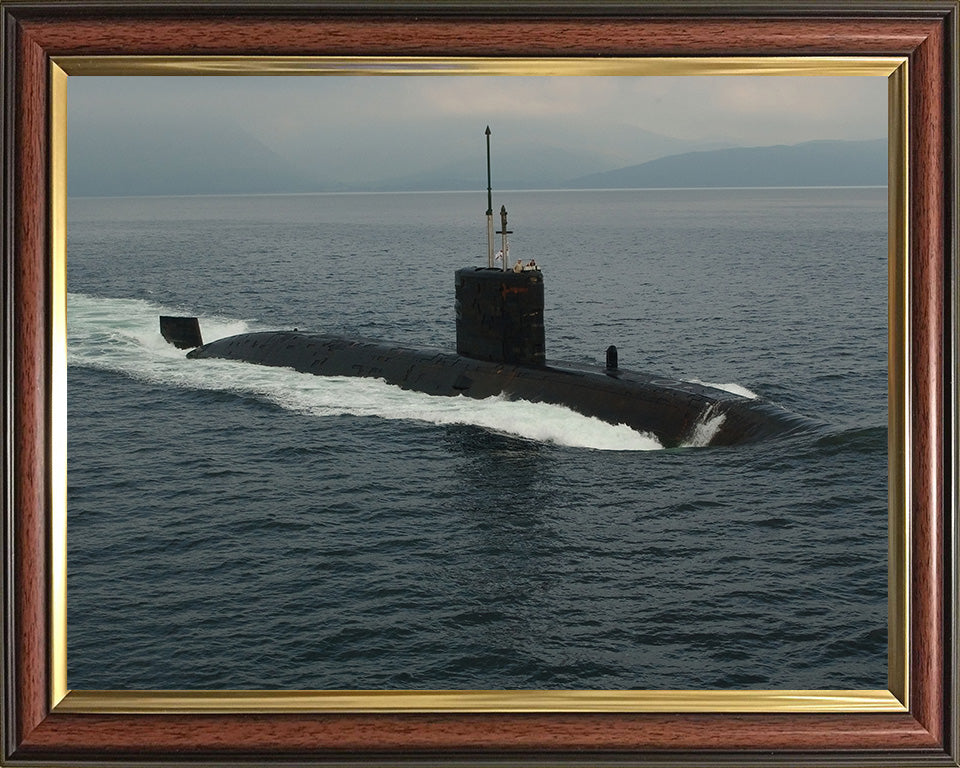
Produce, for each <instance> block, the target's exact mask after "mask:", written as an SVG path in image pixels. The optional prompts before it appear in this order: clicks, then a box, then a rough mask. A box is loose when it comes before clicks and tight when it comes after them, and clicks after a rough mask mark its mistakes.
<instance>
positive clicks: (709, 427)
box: [680, 403, 727, 448]
mask: <svg viewBox="0 0 960 768" xmlns="http://www.w3.org/2000/svg"><path fill="white" fill-rule="evenodd" d="M726 418H727V415H726V414H725V413H717V403H712V404H711V405H708V406H707V407H706V408H704V410H703V413H701V414H700V416H698V417H697V421H696V423H695V424H694V425H693V429H691V430H690V434H689V435H688V436H687V439H686V440H684V441H683V442H682V443H681V444H680V447H681V448H704V447H706V446H708V445H710V443H711V442H712V441H713V438H714V437H716V436H717V432H719V431H720V427H722V426H723V422H724V421H726Z"/></svg>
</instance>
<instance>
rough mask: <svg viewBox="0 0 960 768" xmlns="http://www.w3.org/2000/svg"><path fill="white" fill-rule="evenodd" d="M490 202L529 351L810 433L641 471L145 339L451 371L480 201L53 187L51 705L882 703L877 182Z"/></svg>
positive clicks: (590, 433)
mask: <svg viewBox="0 0 960 768" xmlns="http://www.w3.org/2000/svg"><path fill="white" fill-rule="evenodd" d="M498 198H499V199H498V200H497V204H498V206H499V205H500V204H505V205H506V207H507V209H508V210H509V212H510V228H511V229H512V230H513V231H514V234H513V235H512V239H511V260H515V259H517V258H520V259H524V260H527V259H530V258H535V259H536V261H537V263H538V265H540V266H541V267H542V269H543V275H544V281H545V292H546V307H545V325H546V344H547V357H548V359H553V360H569V361H574V362H580V363H593V364H597V365H602V364H603V360H604V351H605V349H606V347H607V346H608V345H610V344H616V345H617V347H618V348H619V351H620V365H621V367H623V368H629V369H634V370H640V371H648V372H655V373H660V374H664V375H667V376H671V377H674V378H679V379H684V380H688V381H698V382H705V383H708V384H711V385H713V386H720V387H723V388H725V389H730V390H731V391H735V392H737V393H738V394H740V395H742V396H745V397H759V398H763V399H764V400H768V401H772V402H774V403H776V404H778V405H780V406H781V407H783V408H786V409H787V410H790V411H793V412H796V413H799V414H803V415H805V416H808V417H810V418H811V419H814V420H817V421H819V422H820V423H822V424H823V428H822V429H821V430H818V431H813V432H809V433H805V434H802V435H797V436H794V437H789V438H784V439H774V440H767V441H764V442H759V443H755V444H752V445H744V446H735V447H727V448H710V447H697V445H698V444H701V445H702V444H703V443H705V442H706V439H707V438H708V437H709V435H708V434H706V435H701V439H699V440H697V439H692V440H691V444H690V445H688V446H687V447H683V448H679V449H671V450H665V449H663V448H662V447H661V446H660V445H659V444H658V443H657V441H656V439H655V438H654V437H653V436H651V435H645V434H640V433H637V432H634V431H632V430H630V429H628V428H626V427H623V426H613V425H607V424H604V423H601V422H598V421H596V420H593V419H589V418H585V417H583V416H580V415H578V414H576V413H573V412H572V411H569V410H567V409H564V408H560V407H557V406H550V405H544V404H536V405H535V404H530V403H524V402H509V401H505V400H503V399H500V398H492V399H489V400H483V401H476V400H470V399H468V398H464V397H456V398H438V397H429V396H426V395H421V394H418V393H413V392H405V391H401V390H399V389H397V388H395V387H390V386H388V385H386V384H384V383H382V382H380V381H376V380H366V379H350V378H340V377H329V378H324V377H314V376H310V375H307V374H300V373H296V372H294V371H292V370H286V369H278V368H264V367H258V366H252V365H248V364H245V363H239V362H232V361H221V360H203V361H201V360H187V359H185V357H184V354H183V352H182V351H179V350H176V349H174V348H173V347H171V346H169V345H167V344H166V343H165V342H164V341H163V340H162V338H161V337H160V335H159V332H158V321H157V317H158V315H160V314H188V315H196V316H198V317H199V318H200V324H201V328H202V331H203V334H204V336H205V338H207V339H209V340H212V339H215V338H218V337H221V336H224V335H229V334H234V333H240V332H243V331H246V330H256V329H270V328H294V327H296V328H299V329H300V330H311V331H321V332H327V333H341V334H348V335H362V336H367V337H372V338H378V339H384V340H388V341H389V340H395V341H398V342H403V343H408V344H419V345H427V346H433V347H437V348H442V349H446V350H452V349H453V347H454V345H455V330H454V310H453V274H454V271H455V270H456V269H458V268H461V267H464V266H471V265H482V264H484V263H485V261H486V234H485V231H486V230H485V221H484V216H483V214H484V212H485V208H486V199H485V195H484V194H482V193H442V194H440V193H438V194H432V193H430V194H369V195H357V194H354V195H297V196H236V197H180V198H178V197H169V198H77V199H71V200H70V201H69V223H68V301H67V306H68V366H69V367H68V383H69V390H68V452H69V457H68V462H69V470H68V485H69V489H68V668H69V673H68V674H69V679H68V682H69V685H70V687H71V688H78V689H83V688H98V689H99V688H119V689H133V688H147V689H154V688H204V689H209V688H286V689H294V688H296V689H304V688H312V689H332V688H372V689H396V688H413V689H417V688H459V689H517V688H546V689H565V688H577V689H584V688H590V689H609V688H613V689H630V688H642V689H652V688H885V687H886V647H887V637H886V615H887V581H886V578H887V576H886V572H887V448H886V440H887V427H886V425H887V400H886V397H887V395H886V392H887V379H886V376H887V364H886V363H887V361H886V332H887V329H886V298H887V289H886V268H887V248H886V191H885V190H884V189H775V190H769V189H767V190H648V191H577V192H567V191H557V192H508V193H501V194H500V195H499V196H498ZM703 429H705V430H707V432H709V429H710V425H709V420H705V421H704V424H703Z"/></svg>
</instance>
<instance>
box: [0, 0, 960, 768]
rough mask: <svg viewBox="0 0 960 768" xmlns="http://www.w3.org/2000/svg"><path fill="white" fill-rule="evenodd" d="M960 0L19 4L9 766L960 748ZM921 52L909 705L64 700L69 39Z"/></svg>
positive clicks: (518, 53)
mask: <svg viewBox="0 0 960 768" xmlns="http://www.w3.org/2000/svg"><path fill="white" fill-rule="evenodd" d="M957 24H958V2H957V0H927V1H915V0H906V1H903V0H867V1H864V0H826V1H825V2H820V1H818V0H805V1H804V2H793V1H790V2H784V3H776V2H770V3H767V2H759V3H758V2H750V0H742V1H741V2H735V3H729V2H723V3H720V4H718V3H717V2H715V1H714V2H703V1H702V0H688V2H685V3H683V4H670V3H663V2H649V3H624V2H607V1H606V0H602V1H601V2H595V3H591V4H586V3H575V4H570V3H569V2H548V3H529V2H523V3H506V4H502V3H499V2H498V3H495V4H491V3H479V2H476V0H464V1H462V2H460V1H456V0H455V1H454V2H442V3H434V4H424V3H420V4H403V3H397V2H391V0H382V1H381V2H366V3H357V2H323V0H304V2H296V1H295V0H294V2H282V3H265V2H261V1H260V0H253V1H252V2H246V1H244V0H225V1H222V0H199V1H198V2H189V1H187V0H156V1H152V0H139V1H136V0H135V2H133V3H130V2H126V3H123V4H121V3H120V2H116V1H115V0H70V1H55V0H41V1H40V2H29V1H28V2H21V1H20V0H0V25H2V29H0V33H2V45H3V51H2V56H0V68H2V69H0V82H2V114H0V120H2V160H3V181H2V195H3V198H2V207H0V215H2V221H3V228H2V242H0V248H2V264H3V270H2V288H3V315H2V328H3V334H2V347H3V355H2V365H3V369H2V370H3V388H4V409H3V437H4V440H3V474H4V484H3V493H4V496H3V501H4V504H3V508H4V527H3V554H4V568H3V613H2V619H3V681H2V689H3V698H2V707H3V717H2V723H0V725H2V743H0V763H3V764H5V765H50V764H51V763H58V764H76V763H90V762H96V763H97V764H111V765H125V764H136V765H144V764H146V763H148V762H149V763H162V764H164V765H179V764H183V765H188V764H196V763H197V762H200V761H202V762H203V763H204V764H206V765H209V764H223V765H227V764H229V765H235V764H263V763H265V762H271V763H278V764H294V763H296V764H304V763H308V764H342V765H353V764H357V763H362V764H377V765H391V764H397V765H399V764H411V763H416V764H442V765H447V764H450V765H453V764H460V763H470V764H490V763H497V764H524V765H537V764H542V763H550V764H571V765H572V764H583V763H587V764H591V765H606V764H617V765H624V764H643V765H667V764H669V765H688V764H689V765H693V764H696V765H730V764H750V765H786V764H798V763H801V764H804V765H851V764H856V765H889V766H902V765H918V766H919V765H931V766H955V767H956V766H958V765H960V758H958V738H960V726H958V704H957V701H958V697H960V686H958V678H957V667H958V653H957V593H958V581H957V559H956V558H957V511H956V504H957V482H956V479H957V435H958V429H957V407H956V406H957V380H956V365H957V312H958V303H957V302H958V296H957V277H958V272H957V99H958V96H957V68H958V45H957V42H958V30H957ZM134 54H136V55H166V56H171V55H192V56H196V55H201V56H202V55H211V56H229V55H259V56H264V55H267V56H270V55H277V56H281V55H283V56H294V55H311V56H318V55H326V56H353V55H366V56H446V57H453V56H475V57H490V56H493V57H523V56H530V55H534V56H540V57H547V56H576V57H590V56H626V57H636V56H771V55H776V56H818V55H825V56H826V55H830V56H836V55H859V56H904V57H907V59H908V63H909V75H908V77H909V108H908V125H909V136H908V151H909V171H910V176H909V192H908V198H909V199H908V201H907V202H908V209H909V222H910V228H909V233H910V234H909V237H910V241H909V250H910V263H911V270H910V281H911V283H910V285H909V286H908V291H909V307H908V314H909V318H910V329H911V330H910V338H909V344H910V350H911V351H910V359H911V368H910V371H909V378H910V386H909V401H908V404H907V408H908V411H909V417H910V421H909V423H910V424H911V429H912V434H911V440H910V445H911V449H912V454H911V456H910V463H911V471H910V475H911V482H910V486H909V488H910V503H911V508H912V515H913V516H912V529H911V531H910V547H911V550H910V561H911V582H910V587H909V593H910V594H909V598H910V600H909V606H910V657H909V667H910V668H909V680H910V691H909V693H910V695H909V710H908V711H906V712H902V713H901V712H897V713H866V712H857V713H848V714H845V713H838V714H817V713H809V714H783V713H736V714H720V713H705V714H701V713H680V714H676V713H673V714H672V713H669V712H663V713H626V712H612V713H562V714H549V713H508V712H492V713H472V714H471V713H434V714H426V713H414V712H408V713H403V712H401V713H393V714H374V713H328V714H319V715H318V714H313V715H311V714H304V713H266V712H260V713H257V712H251V713H243V714H210V713H203V714H182V713H180V714H142V713H141V714H77V713H68V712H58V711H57V710H56V708H55V707H52V706H51V702H50V694H49V691H50V679H49V678H50V674H51V672H50V647H49V637H50V633H49V627H50V604H49V603H50V601H49V593H50V570H51V564H50V557H49V551H48V542H49V534H50V531H49V528H50V507H51V481H50V474H51V468H50V456H51V450H50V449H51V440H52V439H53V438H52V436H51V430H50V421H51V406H50V402H51V397H50V389H51V383H50V373H49V372H50V354H51V350H50V337H51V332H50V322H51V320H50V311H49V308H50V296H51V284H52V277H51V275H50V268H49V263H50V260H49V250H50V223H49V222H50V206H49V199H48V194H49V187H50V185H49V174H50V159H51V158H50V154H51V136H50V133H49V129H48V126H49V106H50V105H49V99H50V89H49V86H50V79H51V59H52V57H56V56H98V55H134Z"/></svg>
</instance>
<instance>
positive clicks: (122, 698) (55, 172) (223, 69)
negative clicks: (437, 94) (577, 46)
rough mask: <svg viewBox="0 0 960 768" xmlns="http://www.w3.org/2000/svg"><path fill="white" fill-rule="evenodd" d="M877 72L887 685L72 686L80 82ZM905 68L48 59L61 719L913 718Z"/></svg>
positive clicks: (713, 62) (765, 63) (55, 596)
mask: <svg viewBox="0 0 960 768" xmlns="http://www.w3.org/2000/svg"><path fill="white" fill-rule="evenodd" d="M84 75H86V76H107V75H110V76H150V75H154V76H159V75H164V76H170V75H180V76H194V75H229V76H281V75H304V76H318V75H320V76H322V75H328V76H329V75H346V76H362V75H380V76H383V75H392V76H405V75H406V76H409V75H460V76H463V75H487V76H490V75H497V76H509V75H514V76H517V75H524V76H644V75H646V76H652V75H657V76H707V75H710V76H736V75H769V76H801V75H802V76H874V77H886V78H887V80H888V153H889V154H888V179H887V189H888V288H887V291H888V334H887V336H888V526H889V527H888V610H887V623H888V631H887V636H888V664H887V690H840V689H836V690H834V689H824V690H734V691H718V690H596V691H593V690H586V691H577V690H556V691H552V690H509V691H501V690H496V691H491V690H401V691H364V690H357V691H350V690H315V691H308V690H304V691H270V690H262V691H261V690H253V691H251V690H220V691H195V690H188V691H184V690H156V691H154V690H150V691H142V690H141V691H126V690H109V691H108V690H104V691H100V690H77V691H72V690H70V689H69V688H68V687H67V591H66V586H67V455H66V452H67V447H66V434H67V390H66V376H67V345H66V324H67V319H66V263H67V262H66V259H67V247H66V239H67V237H66V230H67V91H68V84H67V83H68V79H69V77H72V76H84ZM908 88H909V73H908V61H907V59H906V57H861V56H809V57H752V58H751V57H691V58H682V57H679V58H600V59H578V58H557V59H551V58H530V59H525V58H452V57H364V56H359V57H299V56H278V57H255V56H202V57H201V56H59V57H58V56H54V57H52V58H51V62H50V75H49V83H48V92H49V97H50V102H49V103H50V111H49V116H50V125H49V127H48V128H49V135H50V174H49V179H50V183H49V195H50V198H49V226H50V274H51V294H50V296H51V306H50V310H49V326H48V327H49V328H50V332H51V339H50V347H49V348H50V350H51V353H50V354H51V359H50V361H49V370H50V376H51V382H50V397H51V410H50V413H51V425H50V428H51V440H50V442H49V445H50V454H51V455H50V456H49V460H50V464H49V466H50V467H51V477H50V488H51V510H50V521H51V522H50V541H49V546H50V562H51V572H50V591H49V596H50V638H49V646H48V647H49V649H50V691H49V695H50V705H51V709H52V710H53V711H54V712H57V713H61V712H62V713H98V714H149V713H163V714H173V713H195V714H200V713H203V714H233V713H243V712H257V713H300V714H303V713H318V714H319V713H332V712H338V713H346V712H351V713H369V714H380V713H396V712H399V713H414V712H417V713H444V712H447V713H455V712H462V713H475V712H542V713H546V712H570V713H573V712H629V713H640V712H675V713H746V712H775V713H803V712H806V713H814V712H815V713H841V712H843V713H853V712H874V713H876V712H887V713H894V712H906V711H908V710H909V700H908V695H909V689H910V687H909V667H910V665H909V658H910V625H909V615H910V610H909V596H910V591H909V584H910V555H909V553H910V527H911V520H912V515H911V511H910V509H909V499H910V494H909V488H910V473H909V468H910V463H909V460H910V455H911V446H910V423H909V418H910V414H909V408H908V403H909V399H910V389H909V377H908V375H907V374H908V372H909V363H910V359H909V349H910V345H909V340H910V318H909V312H908V307H909V303H908V286H909V282H910V281H909V272H910V263H909V262H910V259H909V194H908V192H909V190H908V179H909V173H908V171H909V166H908V159H909V131H908V103H909V90H908Z"/></svg>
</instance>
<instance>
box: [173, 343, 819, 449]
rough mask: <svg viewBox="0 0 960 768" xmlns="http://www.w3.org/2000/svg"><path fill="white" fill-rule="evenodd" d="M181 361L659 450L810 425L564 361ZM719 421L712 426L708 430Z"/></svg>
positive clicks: (336, 354) (333, 355)
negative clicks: (460, 406)
mask: <svg viewBox="0 0 960 768" xmlns="http://www.w3.org/2000/svg"><path fill="white" fill-rule="evenodd" d="M187 356H188V357H190V358H220V359H227V360H242V361H245V362H248V363H256V364H259V365H269V366H279V367H285V368H293V369H294V370H297V371H300V372H303V373H312V374H315V375H319V376H362V377H369V378H376V379H383V380H384V381H386V382H387V383H388V384H393V385H395V386H398V387H401V388H403V389H408V390H413V391H417V392H423V393H426V394H428V395H440V396H455V395H465V396H467V397H472V398H476V399H483V398H487V397H493V396H496V395H502V396H504V397H506V398H508V399H511V400H527V401H530V402H535V403H551V404H555V405H562V406H565V407H567V408H570V409H571V410H573V411H576V412H578V413H581V414H583V415H585V416H592V417H595V418H597V419H600V420H602V421H605V422H607V423H610V424H626V425H627V426H628V427H630V428H632V429H634V430H637V431H639V432H646V433H651V434H653V435H654V436H655V437H656V438H657V440H658V441H659V442H660V443H661V444H662V445H664V446H665V447H668V448H669V447H676V446H680V445H684V444H688V443H690V442H694V441H696V435H697V431H698V428H699V427H701V426H703V425H705V424H706V423H707V422H708V421H709V422H710V423H711V424H712V427H713V429H711V430H710V431H712V432H713V434H712V436H711V438H710V440H709V444H710V445H736V444H740V443H748V442H753V441H756V440H760V439H763V438H767V437H771V436H775V435H782V434H786V433H789V432H794V431H797V430H800V429H803V428H805V427H809V422H807V421H806V420H804V419H802V418H800V417H798V416H796V415H794V414H791V413H789V412H787V411H784V410H783V409H780V408H777V407H776V406H774V405H771V404H769V403H765V402H763V401H759V400H750V399H747V398H743V397H740V396H738V395H735V394H733V393H730V392H726V391H724V390H720V389H714V388H712V387H706V386H702V385H698V384H693V383H690V382H684V381H676V380H673V379H667V378H664V377H660V376H655V375H650V374H644V373H639V372H634V371H627V370H622V369H612V370H603V369H596V368H590V367H587V366H579V365H575V364H570V363H549V364H545V365H537V366H530V365H517V364H514V363H505V362H495V361H484V360H477V359H474V358H470V357H465V356H463V355H458V354H453V353H450V352H443V351H438V350H431V349H423V348H417V347H408V346H401V345H394V344H386V343H383V342H378V341H373V340H367V339H350V338H343V337H339V336H330V335H326V334H317V333H304V332H299V331H263V332H255V333H244V334H240V335H238V336H231V337H227V338H223V339H218V340H217V341H213V342H210V343H209V344H205V345H203V346H200V347H197V348H196V349H194V350H192V351H191V352H190V353H188V355H187ZM717 422H719V424H718V423H717Z"/></svg>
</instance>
